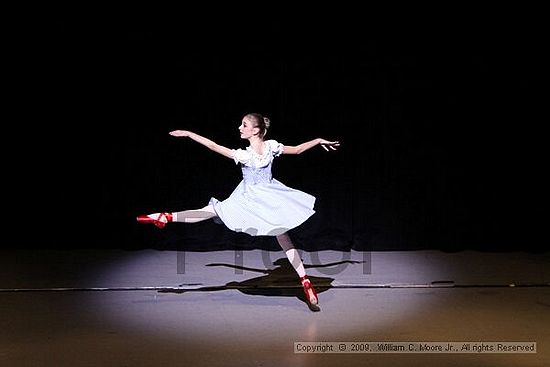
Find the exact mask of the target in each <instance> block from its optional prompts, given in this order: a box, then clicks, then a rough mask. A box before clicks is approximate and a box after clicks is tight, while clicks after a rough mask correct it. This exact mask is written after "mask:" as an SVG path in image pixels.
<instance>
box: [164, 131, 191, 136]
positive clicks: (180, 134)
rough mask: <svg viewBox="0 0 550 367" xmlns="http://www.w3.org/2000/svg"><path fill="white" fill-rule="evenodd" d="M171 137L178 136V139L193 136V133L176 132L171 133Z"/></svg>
mask: <svg viewBox="0 0 550 367" xmlns="http://www.w3.org/2000/svg"><path fill="white" fill-rule="evenodd" d="M169 134H170V135H172V136H176V137H188V136H190V135H191V131H187V130H174V131H170V132H169Z"/></svg>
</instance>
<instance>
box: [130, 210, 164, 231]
mask: <svg viewBox="0 0 550 367" xmlns="http://www.w3.org/2000/svg"><path fill="white" fill-rule="evenodd" d="M136 219H137V221H138V222H139V223H153V224H154V225H155V226H157V227H159V228H164V226H165V225H166V223H168V222H171V221H172V213H155V214H148V215H139V216H138V217H137V218H136Z"/></svg>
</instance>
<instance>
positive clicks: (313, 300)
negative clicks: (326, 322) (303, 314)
mask: <svg viewBox="0 0 550 367" xmlns="http://www.w3.org/2000/svg"><path fill="white" fill-rule="evenodd" d="M300 282H302V286H303V287H304V293H305V294H306V300H307V304H308V306H309V309H310V310H311V311H320V310H321V308H320V307H319V298H318V297H317V292H316V291H315V288H313V285H312V284H311V281H310V280H309V278H308V277H307V275H305V276H303V277H301V278H300Z"/></svg>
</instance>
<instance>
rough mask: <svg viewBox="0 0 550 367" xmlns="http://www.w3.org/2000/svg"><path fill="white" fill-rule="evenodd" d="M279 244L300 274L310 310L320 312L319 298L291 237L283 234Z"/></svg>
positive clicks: (278, 239) (279, 238) (278, 238)
mask: <svg viewBox="0 0 550 367" xmlns="http://www.w3.org/2000/svg"><path fill="white" fill-rule="evenodd" d="M277 242H279V245H280V246H281V248H282V249H283V251H284V252H285V254H286V256H287V258H288V261H290V264H291V265H292V267H293V268H294V270H296V273H298V276H299V277H300V282H301V283H302V286H303V287H304V293H305V294H306V299H307V301H308V304H309V308H310V309H311V310H312V311H319V310H320V309H319V306H318V304H319V298H318V297H317V292H316V291H315V288H313V285H312V284H311V281H310V280H309V278H308V277H307V274H306V271H305V268H304V263H303V262H302V259H301V258H300V254H299V253H298V251H297V250H296V249H295V248H294V245H293V244H292V241H291V240H290V237H289V236H288V234H286V233H283V234H282V235H279V236H277Z"/></svg>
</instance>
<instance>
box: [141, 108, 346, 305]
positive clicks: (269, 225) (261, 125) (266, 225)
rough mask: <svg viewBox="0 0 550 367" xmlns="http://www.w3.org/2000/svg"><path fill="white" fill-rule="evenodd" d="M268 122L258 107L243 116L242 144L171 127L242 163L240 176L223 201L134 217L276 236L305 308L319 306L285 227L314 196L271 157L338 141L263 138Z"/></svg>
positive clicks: (309, 207) (296, 221)
mask: <svg viewBox="0 0 550 367" xmlns="http://www.w3.org/2000/svg"><path fill="white" fill-rule="evenodd" d="M269 125H270V120H269V119H268V118H267V117H264V116H262V115H260V114H258V113H250V114H247V115H246V116H244V118H243V119H242V123H241V125H240V126H239V132H240V134H241V139H246V140H248V142H249V146H248V147H247V148H246V150H244V149H229V148H226V147H224V146H222V145H219V144H216V143H215V142H213V141H212V140H210V139H207V138H205V137H203V136H200V135H198V134H195V133H193V132H191V131H186V130H174V131H171V132H170V135H172V136H175V137H188V138H191V139H192V140H194V141H196V142H197V143H200V144H202V145H204V146H206V147H207V148H208V149H210V150H213V151H214V152H216V153H219V154H221V155H223V156H225V157H227V158H231V159H233V160H234V161H235V163H236V164H240V166H241V169H242V173H243V180H242V181H241V182H240V183H239V185H238V186H237V188H235V190H234V191H233V192H232V193H231V195H230V196H229V197H228V198H227V199H225V200H223V201H218V200H217V199H215V198H211V199H210V202H209V203H208V205H207V206H205V207H204V208H202V209H196V210H184V211H180V212H173V213H167V212H162V213H153V214H147V215H140V216H138V217H137V221H138V222H140V223H152V224H154V225H155V226H157V227H159V228H164V227H165V226H166V223H169V222H183V223H197V222H200V221H203V220H207V219H214V220H216V221H221V222H222V223H223V224H225V226H227V228H229V229H231V230H233V231H235V232H245V233H248V234H249V235H252V236H275V237H276V238H277V242H278V243H279V245H280V246H281V248H282V249H283V251H284V252H285V254H286V256H287V257H288V260H289V261H290V264H292V266H293V267H294V269H295V270H296V272H297V273H298V276H299V277H300V281H301V283H302V286H303V287H304V292H305V295H306V300H307V301H308V306H309V308H310V309H311V310H312V311H319V310H320V308H319V299H318V297H317V292H316V291H315V288H314V287H313V285H312V284H311V281H310V280H309V278H308V276H307V274H306V272H305V269H304V264H303V263H302V259H301V258H300V255H299V254H298V251H297V250H296V249H295V248H294V245H293V244H292V241H291V240H290V237H289V236H288V233H287V232H288V231H289V230H290V229H292V228H295V227H297V226H299V225H300V224H302V223H303V222H305V221H306V220H307V219H308V218H309V217H311V216H312V215H313V214H314V213H315V210H313V206H314V204H315V197H314V196H312V195H310V194H307V193H305V192H302V191H299V190H296V189H293V188H290V187H288V186H286V185H284V184H283V183H281V182H279V181H278V180H276V179H274V178H273V177H272V174H271V165H272V163H273V159H274V158H275V157H278V156H279V155H281V154H300V153H302V152H305V151H306V150H308V149H311V148H313V147H314V146H316V145H320V146H322V147H323V148H324V149H325V150H326V151H330V150H336V148H337V147H338V146H339V145H340V143H339V142H337V141H328V140H325V139H321V138H317V139H313V140H310V141H308V142H305V143H303V144H300V145H297V146H288V145H283V144H281V143H279V142H277V141H275V140H265V139H264V137H265V135H266V133H267V129H268V128H269Z"/></svg>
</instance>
